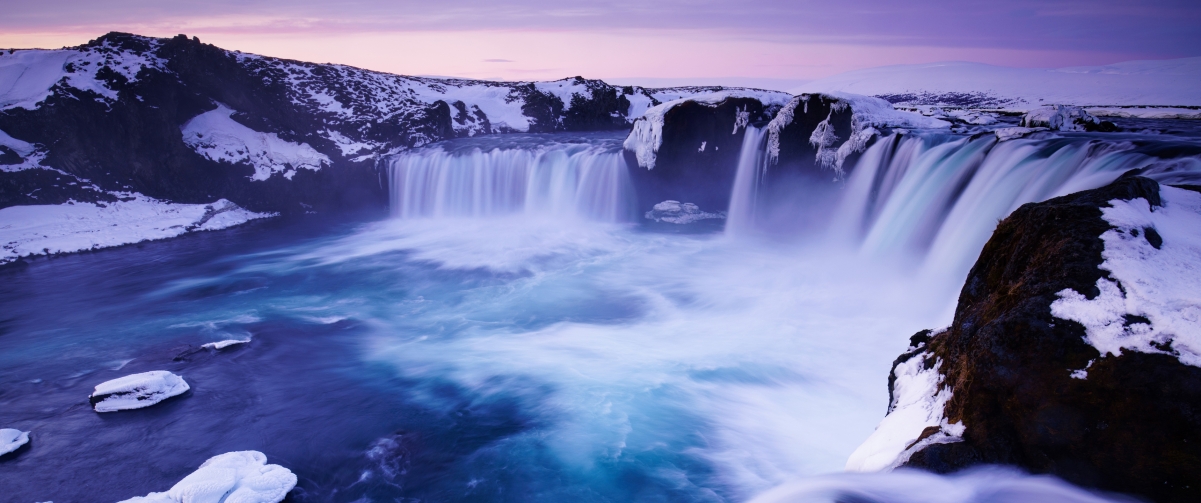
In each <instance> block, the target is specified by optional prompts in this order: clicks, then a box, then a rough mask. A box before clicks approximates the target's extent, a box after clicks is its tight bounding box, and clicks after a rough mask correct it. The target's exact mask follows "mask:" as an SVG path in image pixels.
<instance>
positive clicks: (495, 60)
mask: <svg viewBox="0 0 1201 503" xmlns="http://www.w3.org/2000/svg"><path fill="white" fill-rule="evenodd" d="M484 62H485V63H516V61H513V60H511V59H485V60H484Z"/></svg>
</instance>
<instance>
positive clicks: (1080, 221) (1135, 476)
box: [890, 175, 1201, 502]
mask: <svg viewBox="0 0 1201 503" xmlns="http://www.w3.org/2000/svg"><path fill="white" fill-rule="evenodd" d="M1136 198H1144V199H1146V200H1147V201H1148V202H1149V203H1150V205H1151V206H1152V207H1153V208H1154V207H1158V206H1160V205H1161V200H1160V187H1159V185H1158V184H1157V183H1156V182H1154V181H1152V180H1149V179H1146V178H1142V177H1138V176H1131V175H1127V176H1124V177H1122V178H1120V179H1119V180H1117V181H1116V182H1114V183H1113V184H1111V185H1108V186H1105V187H1102V188H1099V189H1095V190H1089V191H1084V192H1080V193H1076V194H1072V195H1068V196H1064V197H1059V198H1055V199H1051V200H1049V201H1046V202H1042V203H1032V204H1026V205H1024V206H1022V207H1021V208H1019V209H1018V210H1017V211H1015V212H1014V213H1013V214H1012V215H1010V216H1009V217H1008V218H1006V219H1005V220H1004V221H1002V222H1001V223H1000V224H999V225H998V226H997V229H996V231H995V232H994V234H993V236H992V239H991V240H990V241H989V242H988V244H987V245H986V246H985V247H984V250H983V251H982V252H981V254H980V258H979V260H978V261H977V262H976V265H975V266H974V267H973V268H972V270H971V273H970V274H969V276H968V279H967V282H966V284H965V285H964V287H963V291H962V293H961V294H960V298H959V304H958V307H957V309H956V312H955V319H954V323H953V324H952V325H951V327H950V328H949V329H948V330H946V331H945V332H942V333H939V334H937V335H935V336H934V337H932V338H930V340H929V342H928V344H927V345H926V349H925V351H926V353H927V354H928V355H930V356H932V357H934V358H937V359H939V360H941V362H942V366H941V368H940V369H939V372H941V374H942V376H943V386H946V387H949V388H950V389H951V390H953V395H952V397H951V398H950V400H949V401H947V403H946V407H945V411H944V412H945V418H946V420H947V421H949V422H950V423H957V422H961V423H962V424H963V425H964V426H965V427H966V429H965V430H964V433H963V436H962V438H963V440H962V441H961V442H954V443H941V444H936V445H930V446H926V447H925V448H923V449H921V450H918V451H917V452H915V453H913V454H912V455H911V456H910V457H909V459H908V462H907V463H906V464H905V466H910V467H918V468H925V469H929V470H933V471H937V472H949V471H954V470H957V469H961V468H964V467H967V466H971V465H974V464H980V463H1004V464H1014V465H1018V466H1021V467H1023V468H1025V469H1027V470H1030V471H1033V472H1035V473H1050V474H1054V475H1057V476H1059V477H1062V478H1064V479H1066V480H1068V481H1071V482H1074V483H1077V484H1081V485H1085V486H1090V487H1097V488H1102V489H1106V490H1111V491H1119V492H1126V493H1134V494H1139V495H1143V496H1146V497H1150V498H1152V499H1154V500H1156V501H1171V502H1185V501H1201V368H1197V367H1194V366H1189V365H1186V364H1184V363H1181V361H1180V360H1179V359H1178V358H1177V357H1176V356H1173V355H1172V354H1152V353H1147V352H1136V351H1129V350H1127V351H1123V352H1122V354H1121V355H1120V356H1112V355H1108V356H1105V357H1102V356H1101V354H1100V353H1099V352H1098V350H1097V349H1095V348H1094V347H1093V346H1092V345H1090V344H1088V343H1087V342H1086V339H1085V335H1086V332H1085V328H1084V327H1083V326H1082V325H1081V324H1079V323H1077V322H1074V321H1068V320H1064V319H1059V318H1056V317H1053V316H1052V314H1051V307H1050V306H1051V304H1052V302H1055V301H1056V300H1057V299H1058V298H1059V297H1058V295H1057V293H1058V292H1061V291H1063V290H1064V289H1069V288H1070V289H1073V290H1075V291H1077V292H1081V293H1083V294H1084V295H1085V296H1086V297H1087V298H1089V299H1092V298H1095V297H1096V296H1098V295H1099V294H1100V292H1099V290H1098V286H1097V285H1098V283H1097V281H1098V279H1101V278H1102V277H1103V276H1104V277H1108V276H1107V275H1108V274H1109V273H1108V272H1107V271H1105V270H1102V269H1099V268H1098V265H1100V264H1101V263H1102V261H1103V259H1102V251H1103V250H1104V249H1105V245H1104V242H1103V241H1102V240H1101V238H1100V236H1101V234H1102V233H1104V232H1106V231H1107V230H1109V229H1111V226H1110V224H1109V223H1107V222H1106V221H1105V220H1103V219H1102V218H1101V217H1102V213H1101V209H1100V208H1102V207H1105V206H1108V202H1109V201H1111V200H1114V199H1118V200H1133V199H1136ZM1156 236H1157V237H1158V238H1159V242H1160V243H1162V242H1163V240H1164V239H1171V236H1159V233H1156ZM1147 238H1148V241H1149V242H1151V239H1150V238H1151V237H1150V236H1147ZM1151 245H1152V246H1154V245H1155V243H1154V242H1151ZM1157 248H1158V247H1157ZM1139 321H1140V320H1132V319H1129V317H1128V319H1127V323H1128V324H1129V323H1135V322H1139ZM1141 321H1143V322H1146V320H1145V319H1143V320H1141ZM1168 349H1170V348H1168ZM1168 352H1169V353H1170V351H1168ZM1086 368H1087V377H1086V378H1077V377H1079V376H1077V377H1073V375H1072V373H1073V370H1077V369H1086ZM891 391H892V390H891V383H890V392H891Z"/></svg>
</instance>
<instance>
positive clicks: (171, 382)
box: [89, 370, 191, 412]
mask: <svg viewBox="0 0 1201 503" xmlns="http://www.w3.org/2000/svg"><path fill="white" fill-rule="evenodd" d="M189 389H191V388H190V387H189V386H188V383H187V382H185V381H184V380H183V378H182V377H179V376H177V375H175V374H172V373H170V372H167V371H166V370H152V371H150V372H142V373H141V374H132V375H127V376H125V377H119V378H116V379H113V380H111V381H105V382H102V383H100V384H97V385H96V389H95V391H93V392H92V396H90V397H89V399H90V400H91V402H92V408H93V409H96V412H115V411H119V410H130V409H140V408H142V407H149V406H151V405H154V404H156V403H159V402H161V401H163V400H166V399H168V398H171V397H173V396H177V395H182V394H183V393H184V392H186V391H188V390H189Z"/></svg>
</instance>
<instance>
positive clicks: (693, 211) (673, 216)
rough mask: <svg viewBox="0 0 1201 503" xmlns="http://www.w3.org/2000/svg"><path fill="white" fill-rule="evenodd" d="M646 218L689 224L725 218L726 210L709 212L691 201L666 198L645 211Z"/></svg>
mask: <svg viewBox="0 0 1201 503" xmlns="http://www.w3.org/2000/svg"><path fill="white" fill-rule="evenodd" d="M645 216H646V219H647V220H654V221H656V222H666V223H669V224H680V225H683V224H690V223H693V222H697V221H700V220H707V219H710V218H726V212H724V211H720V212H717V213H709V212H707V211H701V208H700V207H699V206H697V205H695V204H692V203H681V202H679V201H672V200H670V199H669V200H667V201H663V202H661V203H659V204H656V205H655V206H654V208H653V209H651V211H648V212H646V215H645Z"/></svg>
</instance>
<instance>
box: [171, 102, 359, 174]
mask: <svg viewBox="0 0 1201 503" xmlns="http://www.w3.org/2000/svg"><path fill="white" fill-rule="evenodd" d="M233 113H234V111H233V110H232V109H230V108H229V107H227V106H225V105H218V106H217V108H216V109H213V110H210V111H208V112H205V113H202V114H200V115H197V116H196V117H193V118H192V119H191V120H189V121H188V122H187V123H185V124H184V125H183V126H182V127H181V128H180V131H181V132H182V133H183V142H184V143H186V144H187V145H188V146H189V147H192V148H193V149H195V150H196V153H198V154H200V155H202V156H205V157H207V158H209V159H211V160H214V161H222V162H228V163H231V164H237V163H247V164H250V165H251V166H254V174H253V175H251V176H250V179H251V180H255V181H263V180H266V179H268V178H271V175H274V174H275V173H283V176H284V178H287V179H289V180H291V179H292V177H293V176H296V170H299V169H310V170H314V171H316V170H319V169H321V167H322V166H325V165H329V164H330V162H331V161H330V160H329V157H326V155H325V154H322V153H321V152H318V151H316V150H314V149H313V147H310V146H309V145H308V144H307V143H293V142H290V141H287V140H283V139H280V137H279V135H277V134H275V133H260V132H258V131H255V130H253V129H250V128H248V127H246V126H243V125H241V124H239V123H238V122H237V121H235V120H233V118H232V117H230V116H231V115H233ZM339 136H341V135H339Z"/></svg>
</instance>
